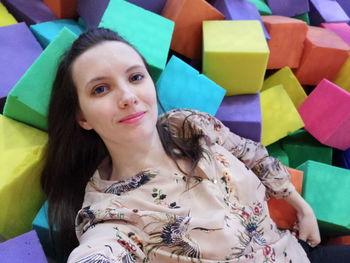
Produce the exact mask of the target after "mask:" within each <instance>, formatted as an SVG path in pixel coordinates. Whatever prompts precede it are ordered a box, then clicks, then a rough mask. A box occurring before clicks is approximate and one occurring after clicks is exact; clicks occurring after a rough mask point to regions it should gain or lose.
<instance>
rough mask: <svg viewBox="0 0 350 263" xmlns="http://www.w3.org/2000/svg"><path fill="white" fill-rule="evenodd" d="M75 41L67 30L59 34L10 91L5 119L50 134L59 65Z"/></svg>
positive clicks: (5, 108) (73, 36) (72, 34)
mask: <svg viewBox="0 0 350 263" xmlns="http://www.w3.org/2000/svg"><path fill="white" fill-rule="evenodd" d="M76 38H77V36H76V35H75V34H74V33H73V32H71V31H70V30H69V29H67V28H64V29H62V30H61V31H60V33H59V34H58V35H57V37H56V38H55V39H54V40H53V41H52V42H51V43H50V44H49V45H48V46H47V48H46V49H45V50H44V51H43V52H42V53H41V55H40V56H39V57H38V58H37V59H36V61H35V62H34V63H33V64H32V66H31V67H30V68H29V69H28V70H27V71H26V73H25V74H24V75H23V76H22V78H21V79H20V80H19V81H18V82H17V84H16V85H15V86H14V88H13V89H12V90H11V91H10V93H9V95H8V96H7V100H6V103H5V107H4V115H5V116H7V117H10V118H13V119H15V120H18V121H21V122H24V123H26V124H29V125H31V126H34V127H36V128H39V129H41V130H45V131H46V130H47V113H48V105H49V101H50V96H51V90H52V84H53V82H54V78H55V76H56V71H57V66H58V62H59V60H60V58H61V56H62V54H63V53H64V52H65V51H66V49H67V48H68V47H70V46H71V44H72V43H73V41H74V40H75V39H76Z"/></svg>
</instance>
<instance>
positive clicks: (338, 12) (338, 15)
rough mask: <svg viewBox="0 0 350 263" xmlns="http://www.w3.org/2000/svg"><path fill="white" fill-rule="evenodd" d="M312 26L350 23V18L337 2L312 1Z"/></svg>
mask: <svg viewBox="0 0 350 263" xmlns="http://www.w3.org/2000/svg"><path fill="white" fill-rule="evenodd" d="M309 17H310V24H311V25H314V26H319V25H320V24H321V23H323V22H328V23H330V22H349V21H350V18H349V16H348V15H347V14H346V13H345V11H344V10H343V8H342V7H341V6H340V5H339V4H338V2H336V1H335V0H310V12H309Z"/></svg>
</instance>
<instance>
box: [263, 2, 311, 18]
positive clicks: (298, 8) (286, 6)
mask: <svg viewBox="0 0 350 263" xmlns="http://www.w3.org/2000/svg"><path fill="white" fill-rule="evenodd" d="M267 4H268V6H269V7H270V9H271V12H272V14H273V15H279V16H289V17H293V16H297V15H301V14H304V13H308V12H309V11H310V7H309V0H267Z"/></svg>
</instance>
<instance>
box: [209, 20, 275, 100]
mask: <svg viewBox="0 0 350 263" xmlns="http://www.w3.org/2000/svg"><path fill="white" fill-rule="evenodd" d="M203 39H204V41H203V73H204V74H205V75H206V76H208V77H209V78H211V79H212V80H214V81H215V82H216V83H217V84H219V85H220V86H221V87H223V88H224V89H226V90H227V94H226V95H228V96H229V95H238V94H256V93H258V92H259V91H260V89H261V87H262V82H263V79H264V74H265V70H266V64H267V60H268V56H269V49H268V46H267V43H266V39H265V36H264V33H263V31H262V28H261V25H260V22H259V21H248V20H247V21H204V22H203Z"/></svg>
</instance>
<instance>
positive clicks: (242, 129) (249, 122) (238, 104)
mask: <svg viewBox="0 0 350 263" xmlns="http://www.w3.org/2000/svg"><path fill="white" fill-rule="evenodd" d="M216 117H217V118H218V119H219V120H221V121H222V122H223V123H224V124H225V125H226V126H227V127H229V128H230V130H231V131H232V132H234V133H236V134H238V135H240V136H242V137H245V138H249V139H251V140H254V141H257V142H259V141H260V137H261V110H260V94H253V95H236V96H226V97H225V98H224V100H223V102H222V103H221V105H220V108H219V110H218V112H217V113H216Z"/></svg>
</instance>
